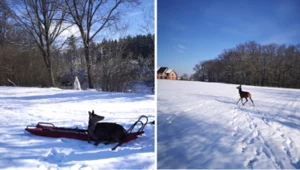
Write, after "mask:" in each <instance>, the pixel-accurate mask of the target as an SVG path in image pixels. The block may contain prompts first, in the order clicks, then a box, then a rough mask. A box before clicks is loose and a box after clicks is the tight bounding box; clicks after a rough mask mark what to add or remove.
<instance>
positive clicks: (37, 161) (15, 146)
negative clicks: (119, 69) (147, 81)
mask: <svg viewBox="0 0 300 170" xmlns="http://www.w3.org/2000/svg"><path fill="white" fill-rule="evenodd" d="M92 110H94V111H95V113H96V114H98V115H101V116H105V119H104V120H103V121H105V122H117V123H118V124H121V125H123V126H124V128H125V129H128V128H129V127H130V126H131V125H132V124H133V123H134V122H135V121H136V120H137V119H138V118H139V117H140V116H141V115H146V116H148V118H149V121H151V120H154V116H155V100H154V95H150V94H134V93H131V94H128V93H108V92H99V91H96V90H85V91H78V90H61V89H58V88H23V87H0V169H2V170H3V169H13V170H15V169H121V168H122V169H155V158H156V156H155V152H154V136H155V135H154V129H155V127H154V126H153V125H152V124H147V125H146V127H145V129H144V131H145V133H144V134H143V135H142V136H141V137H139V138H138V139H136V140H133V141H130V142H128V143H125V144H123V145H122V146H121V147H118V148H117V149H116V150H115V151H111V148H112V147H114V146H115V145H116V144H109V145H104V144H100V145H98V146H97V147H96V146H94V145H93V144H92V143H87V142H86V141H80V140H75V139H67V138H49V137H42V136H36V135H33V134H31V133H29V132H27V131H25V130H24V129H25V128H26V126H27V125H33V126H35V125H36V124H37V123H38V122H51V123H53V124H54V125H55V126H58V127H72V128H75V127H78V128H80V129H87V123H88V111H92Z"/></svg>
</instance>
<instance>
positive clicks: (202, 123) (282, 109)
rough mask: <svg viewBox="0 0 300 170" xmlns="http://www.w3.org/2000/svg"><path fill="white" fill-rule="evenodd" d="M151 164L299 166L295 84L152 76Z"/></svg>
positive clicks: (299, 99)
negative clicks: (242, 97)
mask: <svg viewBox="0 0 300 170" xmlns="http://www.w3.org/2000/svg"><path fill="white" fill-rule="evenodd" d="M157 86H158V96H157V100H158V105H157V108H158V111H157V115H158V117H157V119H158V125H157V126H158V127H157V129H158V134H157V137H158V141H157V152H158V153H157V154H158V155H157V167H158V168H164V169H171V168H182V169H186V168H222V169H224V168H234V169H244V168H251V169H252V168H253V169H265V168H268V169H279V168H280V169H299V168H300V90H299V89H298V90H297V89H283V88H270V87H254V86H246V85H243V86H242V90H243V91H248V92H250V93H251V95H252V99H253V101H254V104H255V107H253V106H252V103H251V101H250V100H249V102H248V103H246V104H245V106H242V105H241V104H239V105H236V102H237V101H238V99H239V94H238V89H236V87H237V86H238V85H234V84H222V83H208V82H190V81H174V80H173V81H172V80H158V85H157Z"/></svg>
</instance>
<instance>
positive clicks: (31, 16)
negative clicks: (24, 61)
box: [0, 0, 69, 86]
mask: <svg viewBox="0 0 300 170" xmlns="http://www.w3.org/2000/svg"><path fill="white" fill-rule="evenodd" d="M12 3H13V4H14V5H10V4H8V3H7V2H5V1H1V4H0V5H1V6H2V7H3V8H4V9H5V10H6V11H7V12H8V13H9V14H10V15H11V17H12V18H13V19H14V20H15V21H16V22H17V23H18V25H19V26H21V27H22V28H23V29H24V30H26V31H27V32H28V33H29V35H31V37H33V39H34V42H35V43H36V44H37V47H38V48H39V50H40V51H41V53H42V56H43V59H44V62H45V64H46V67H47V70H48V74H49V78H50V80H51V86H56V83H55V78H54V74H53V69H52V57H51V53H52V52H54V51H55V49H53V48H52V47H53V45H54V42H55V40H56V39H57V37H58V36H59V35H60V34H61V33H62V32H63V31H64V30H66V29H68V28H69V26H65V25H64V24H63V22H64V18H65V16H66V12H65V11H64V10H62V9H61V6H62V3H63V1H62V0H17V1H13V2H12Z"/></svg>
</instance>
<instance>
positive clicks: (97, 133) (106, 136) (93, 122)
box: [88, 110, 126, 146]
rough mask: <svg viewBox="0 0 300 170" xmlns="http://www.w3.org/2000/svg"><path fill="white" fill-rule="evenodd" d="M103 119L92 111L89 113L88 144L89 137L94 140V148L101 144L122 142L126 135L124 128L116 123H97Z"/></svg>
mask: <svg viewBox="0 0 300 170" xmlns="http://www.w3.org/2000/svg"><path fill="white" fill-rule="evenodd" d="M103 119H104V117H103V116H99V115H97V114H95V113H94V110H93V111H92V112H90V111H89V123H88V142H89V143H90V138H89V137H90V136H91V137H92V138H94V139H95V140H96V142H95V144H94V145H95V146H98V145H99V143H101V142H104V144H109V143H111V142H119V143H120V142H122V140H123V139H124V137H125V134H126V130H125V129H124V127H123V126H121V125H119V124H116V123H109V122H103V123H102V122H99V121H101V120H103Z"/></svg>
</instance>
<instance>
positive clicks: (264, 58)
mask: <svg viewBox="0 0 300 170" xmlns="http://www.w3.org/2000/svg"><path fill="white" fill-rule="evenodd" d="M193 69H194V71H195V74H193V75H192V77H193V79H194V80H198V81H209V82H225V83H234V84H247V85H255V86H274V87H287V88H300V44H297V45H286V44H282V45H278V44H275V43H272V44H267V45H261V44H259V43H257V42H255V41H249V42H246V43H244V44H239V45H237V46H236V47H234V48H231V49H225V50H224V51H223V52H222V53H221V54H219V56H218V57H217V58H215V59H212V60H206V61H202V62H200V63H199V64H196V65H195V67H194V68H193Z"/></svg>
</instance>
